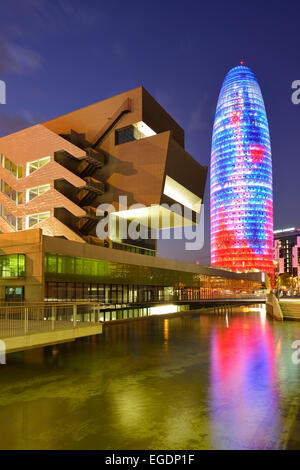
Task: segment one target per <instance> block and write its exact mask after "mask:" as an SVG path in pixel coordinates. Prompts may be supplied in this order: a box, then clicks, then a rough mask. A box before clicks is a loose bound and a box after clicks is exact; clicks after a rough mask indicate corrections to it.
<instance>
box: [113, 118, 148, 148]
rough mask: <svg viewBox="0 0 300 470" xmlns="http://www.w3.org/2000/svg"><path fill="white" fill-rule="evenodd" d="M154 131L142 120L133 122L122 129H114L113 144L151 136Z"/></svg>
mask: <svg viewBox="0 0 300 470" xmlns="http://www.w3.org/2000/svg"><path fill="white" fill-rule="evenodd" d="M155 134H156V132H154V131H153V130H152V129H151V128H150V127H149V126H147V124H145V123H144V122H143V121H140V122H136V123H135V124H133V125H131V126H127V127H123V128H122V129H118V130H116V134H115V144H116V145H119V144H124V143H125V142H131V141H133V140H139V139H144V138H145V137H151V136H152V135H155Z"/></svg>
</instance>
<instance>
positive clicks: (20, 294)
mask: <svg viewBox="0 0 300 470" xmlns="http://www.w3.org/2000/svg"><path fill="white" fill-rule="evenodd" d="M5 300H6V301H7V302H16V301H19V302H22V301H23V300H24V286H19V287H17V286H16V287H5Z"/></svg>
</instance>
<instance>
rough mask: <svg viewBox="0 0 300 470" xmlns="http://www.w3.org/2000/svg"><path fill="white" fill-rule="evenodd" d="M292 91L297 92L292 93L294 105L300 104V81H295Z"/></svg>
mask: <svg viewBox="0 0 300 470" xmlns="http://www.w3.org/2000/svg"><path fill="white" fill-rule="evenodd" d="M292 89H293V90H295V91H293V93H292V97H291V98H292V103H293V104H300V80H294V81H293V83H292Z"/></svg>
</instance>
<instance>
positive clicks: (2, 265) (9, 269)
mask: <svg viewBox="0 0 300 470" xmlns="http://www.w3.org/2000/svg"><path fill="white" fill-rule="evenodd" d="M23 276H25V255H22V254H13V255H1V256H0V277H23Z"/></svg>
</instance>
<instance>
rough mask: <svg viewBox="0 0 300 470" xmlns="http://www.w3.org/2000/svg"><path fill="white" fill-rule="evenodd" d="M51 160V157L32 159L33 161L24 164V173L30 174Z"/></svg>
mask: <svg viewBox="0 0 300 470" xmlns="http://www.w3.org/2000/svg"><path fill="white" fill-rule="evenodd" d="M50 160H51V157H43V158H40V159H39V160H34V161H33V162H28V163H27V165H26V175H27V176H28V175H31V173H33V172H34V171H36V170H38V169H39V168H41V167H42V166H44V165H46V164H47V163H49V162H50Z"/></svg>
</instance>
